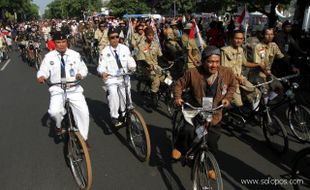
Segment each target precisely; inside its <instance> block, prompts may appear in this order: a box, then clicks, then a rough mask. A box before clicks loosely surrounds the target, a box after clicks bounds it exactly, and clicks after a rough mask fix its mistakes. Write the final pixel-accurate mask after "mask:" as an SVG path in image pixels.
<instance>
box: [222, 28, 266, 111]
mask: <svg viewBox="0 0 310 190" xmlns="http://www.w3.org/2000/svg"><path fill="white" fill-rule="evenodd" d="M243 41H244V34H243V32H242V31H241V30H236V31H234V33H233V40H232V45H231V46H226V47H223V48H221V50H222V51H221V64H222V65H223V66H225V67H229V68H231V69H232V71H233V72H234V74H235V77H236V80H237V81H238V84H237V88H236V91H235V93H234V97H233V103H234V104H235V105H236V106H238V107H239V106H242V105H243V102H242V98H241V91H242V93H243V94H245V95H246V96H247V98H248V100H249V101H250V102H251V103H253V108H256V107H257V105H255V103H257V102H258V100H259V98H260V97H259V96H260V91H259V90H258V89H257V88H255V87H254V86H253V85H252V84H251V83H250V82H249V81H248V80H247V78H246V77H245V76H243V75H242V66H245V67H250V68H255V67H261V68H263V65H262V64H261V63H260V64H254V63H249V62H248V61H247V59H246V57H245V54H244V51H243V49H242V47H241V45H242V44H243ZM239 87H240V88H239Z"/></svg>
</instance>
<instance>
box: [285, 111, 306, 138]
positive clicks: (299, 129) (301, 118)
mask: <svg viewBox="0 0 310 190" xmlns="http://www.w3.org/2000/svg"><path fill="white" fill-rule="evenodd" d="M288 123H289V127H290V129H291V131H292V133H293V134H294V136H295V137H296V138H297V139H298V140H299V141H300V142H309V141H310V110H309V109H308V108H307V107H305V106H303V105H294V106H290V107H289V110H288Z"/></svg>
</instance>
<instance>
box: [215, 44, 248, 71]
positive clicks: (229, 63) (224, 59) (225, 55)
mask: <svg viewBox="0 0 310 190" xmlns="http://www.w3.org/2000/svg"><path fill="white" fill-rule="evenodd" d="M221 50H222V51H221V64H222V65H223V66H225V67H229V68H231V69H232V71H233V72H234V74H235V75H237V76H241V71H242V66H243V65H245V64H246V63H247V59H246V57H245V54H244V51H243V49H242V48H241V47H238V48H237V49H235V48H233V47H232V46H226V47H223V48H222V49H221Z"/></svg>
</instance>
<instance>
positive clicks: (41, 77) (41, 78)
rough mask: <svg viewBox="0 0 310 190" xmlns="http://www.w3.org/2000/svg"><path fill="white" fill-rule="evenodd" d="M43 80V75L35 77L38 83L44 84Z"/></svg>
mask: <svg viewBox="0 0 310 190" xmlns="http://www.w3.org/2000/svg"><path fill="white" fill-rule="evenodd" d="M45 80H46V78H45V77H44V76H40V77H39V78H38V79H37V81H38V83H40V84H44V83H45Z"/></svg>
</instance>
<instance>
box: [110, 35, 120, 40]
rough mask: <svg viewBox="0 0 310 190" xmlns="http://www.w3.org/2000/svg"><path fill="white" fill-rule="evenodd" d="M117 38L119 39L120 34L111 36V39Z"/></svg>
mask: <svg viewBox="0 0 310 190" xmlns="http://www.w3.org/2000/svg"><path fill="white" fill-rule="evenodd" d="M115 38H116V39H118V38H119V36H111V37H110V39H115Z"/></svg>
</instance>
